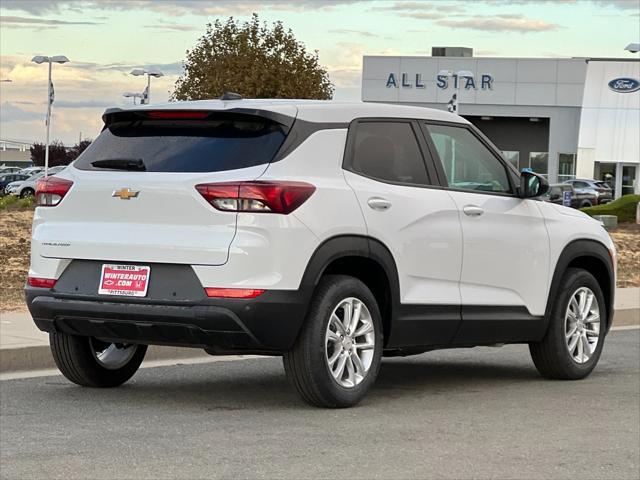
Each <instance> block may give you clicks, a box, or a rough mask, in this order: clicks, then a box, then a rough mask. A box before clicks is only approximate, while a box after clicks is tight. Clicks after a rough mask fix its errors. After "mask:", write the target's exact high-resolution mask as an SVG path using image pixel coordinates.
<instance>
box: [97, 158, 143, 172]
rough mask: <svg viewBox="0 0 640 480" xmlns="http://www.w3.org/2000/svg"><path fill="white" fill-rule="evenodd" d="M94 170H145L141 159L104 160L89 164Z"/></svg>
mask: <svg viewBox="0 0 640 480" xmlns="http://www.w3.org/2000/svg"><path fill="white" fill-rule="evenodd" d="M91 165H93V166H94V167H96V168H113V169H115V170H135V171H139V172H143V171H145V170H146V169H147V168H146V167H145V166H144V162H143V161H142V159H141V158H138V159H136V158H105V159H104V160H95V161H93V162H91Z"/></svg>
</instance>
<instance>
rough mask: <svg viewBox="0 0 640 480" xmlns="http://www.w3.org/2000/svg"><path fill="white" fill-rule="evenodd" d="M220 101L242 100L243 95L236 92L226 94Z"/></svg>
mask: <svg viewBox="0 0 640 480" xmlns="http://www.w3.org/2000/svg"><path fill="white" fill-rule="evenodd" d="M220 100H242V95H240V94H239V93H234V92H224V93H223V94H222V96H221V97H220Z"/></svg>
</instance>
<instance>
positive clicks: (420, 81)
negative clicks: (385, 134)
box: [362, 47, 640, 197]
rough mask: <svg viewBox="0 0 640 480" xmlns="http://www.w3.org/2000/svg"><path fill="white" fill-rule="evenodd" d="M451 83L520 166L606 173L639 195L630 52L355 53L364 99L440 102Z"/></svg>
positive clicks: (639, 105)
mask: <svg viewBox="0 0 640 480" xmlns="http://www.w3.org/2000/svg"><path fill="white" fill-rule="evenodd" d="M458 73H459V74H460V78H458V75H457V74H458ZM458 82H459V83H458ZM456 85H457V87H458V88H457V91H458V94H457V95H458V102H459V106H458V108H459V110H458V113H459V114H460V115H462V116H463V117H465V118H466V119H468V120H469V121H470V122H472V123H473V124H474V125H476V126H477V127H478V128H479V129H480V130H482V132H484V133H485V135H487V136H488V137H489V138H490V139H491V140H492V141H493V143H494V144H495V145H496V146H497V147H498V148H500V149H501V150H502V151H503V152H504V155H505V158H507V159H508V160H509V161H510V162H512V163H513V165H515V166H516V167H517V168H518V169H520V170H522V169H524V168H531V169H532V170H533V171H536V172H538V173H542V174H544V175H547V176H548V178H549V181H550V182H551V183H556V182H562V181H565V180H569V179H574V178H586V179H590V178H595V179H601V180H605V181H607V182H608V183H610V185H611V186H612V188H613V189H614V190H615V194H616V197H618V196H620V195H624V194H628V193H634V192H635V193H640V185H639V184H640V180H639V178H640V173H639V171H640V60H639V59H638V58H629V59H623V58H544V59H538V58H535V59H534V58H489V57H473V55H472V50H471V49H469V48H449V47H442V48H434V49H433V51H432V56H431V57H425V56H422V57H414V56H365V57H364V60H363V74H362V100H363V101H365V102H383V103H400V104H404V105H418V106H423V107H430V108H437V109H447V108H448V104H449V103H450V101H451V99H452V96H453V94H454V93H455V92H456Z"/></svg>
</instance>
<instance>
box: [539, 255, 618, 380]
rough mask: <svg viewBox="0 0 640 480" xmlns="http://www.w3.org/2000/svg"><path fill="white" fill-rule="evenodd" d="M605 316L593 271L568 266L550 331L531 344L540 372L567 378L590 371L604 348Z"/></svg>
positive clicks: (571, 378)
mask: <svg viewBox="0 0 640 480" xmlns="http://www.w3.org/2000/svg"><path fill="white" fill-rule="evenodd" d="M606 318H607V312H606V305H605V302H604V297H603V295H602V290H601V289H600V285H598V282H597V281H596V279H595V278H594V277H593V275H591V274H590V273H589V272H587V271H585V270H582V269H577V268H570V269H568V270H567V271H566V273H565V274H564V276H563V277H562V280H561V282H560V285H559V287H558V294H557V297H556V299H555V303H554V306H553V309H552V312H551V317H550V319H549V322H550V323H549V328H548V330H547V334H546V335H545V337H544V338H543V339H542V341H541V342H539V343H532V344H530V345H529V350H530V352H531V358H532V359H533V363H534V364H535V366H536V368H537V369H538V371H539V372H540V374H542V375H543V376H545V377H548V378H558V379H566V380H576V379H580V378H584V377H586V376H587V375H589V374H590V373H591V371H592V370H593V369H594V368H595V366H596V364H597V363H598V359H599V358H600V354H601V352H602V347H603V342H604V332H605V331H606V324H605V321H606Z"/></svg>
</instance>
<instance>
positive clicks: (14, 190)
mask: <svg viewBox="0 0 640 480" xmlns="http://www.w3.org/2000/svg"><path fill="white" fill-rule="evenodd" d="M65 168H67V166H66V165H59V166H57V167H51V168H50V169H49V172H48V173H49V176H51V175H55V174H56V173H60V172H61V171H63V170H64V169H65ZM42 177H44V171H42V172H40V173H36V174H35V175H32V176H30V177H29V178H27V179H26V180H24V181H21V182H11V183H10V184H9V185H7V187H6V188H5V192H6V193H7V194H12V195H16V196H18V197H20V198H25V197H31V196H33V195H34V194H35V193H36V182H37V181H38V180H40V179H41V178H42Z"/></svg>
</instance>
